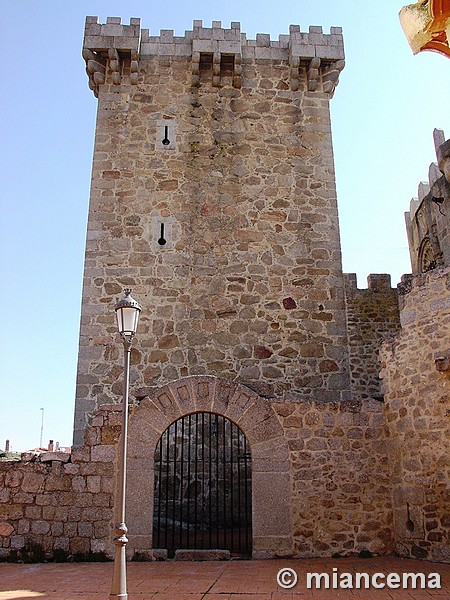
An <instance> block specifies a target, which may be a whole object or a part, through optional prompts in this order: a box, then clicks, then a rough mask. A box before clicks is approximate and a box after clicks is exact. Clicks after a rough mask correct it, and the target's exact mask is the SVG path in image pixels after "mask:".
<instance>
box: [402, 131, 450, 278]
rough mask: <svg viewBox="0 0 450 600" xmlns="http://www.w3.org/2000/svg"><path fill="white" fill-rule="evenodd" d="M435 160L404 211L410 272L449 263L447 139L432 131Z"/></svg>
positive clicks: (449, 162) (449, 148) (449, 164)
mask: <svg viewBox="0 0 450 600" xmlns="http://www.w3.org/2000/svg"><path fill="white" fill-rule="evenodd" d="M433 137H434V143H435V148H436V157H437V163H431V164H430V167H429V169H428V181H421V182H420V183H419V186H418V189H417V198H412V199H411V202H410V205H409V211H408V212H406V213H405V222H406V230H407V234H408V244H409V252H410V258H411V265H412V272H413V275H420V274H421V273H425V272H427V271H431V270H433V269H435V268H436V267H443V266H448V265H450V225H449V218H448V214H449V213H448V204H449V202H450V184H449V180H450V140H447V141H446V140H445V135H444V132H443V131H442V130H440V129H435V130H434V132H433Z"/></svg>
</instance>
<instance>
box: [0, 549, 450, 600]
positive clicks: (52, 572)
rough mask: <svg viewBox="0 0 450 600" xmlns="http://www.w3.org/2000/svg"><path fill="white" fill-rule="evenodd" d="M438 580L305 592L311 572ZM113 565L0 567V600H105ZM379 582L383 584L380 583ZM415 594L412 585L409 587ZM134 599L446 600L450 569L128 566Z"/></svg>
mask: <svg viewBox="0 0 450 600" xmlns="http://www.w3.org/2000/svg"><path fill="white" fill-rule="evenodd" d="M283 567H290V568H293V569H295V570H296V572H297V573H298V584H297V586H296V587H295V588H293V589H292V590H282V589H280V588H279V586H278V585H277V582H276V576H277V573H278V571H279V570H280V569H281V568H283ZM333 567H336V568H337V569H338V572H339V573H343V572H349V573H356V572H359V573H369V574H373V573H376V572H379V573H384V574H385V575H387V574H388V573H398V574H400V575H401V574H402V573H404V572H408V573H424V574H428V573H433V572H437V573H439V574H440V576H441V580H442V588H441V589H440V590H439V589H408V590H403V589H388V588H387V587H386V588H385V589H374V588H371V589H361V590H356V589H353V590H350V589H334V590H333V589H329V590H326V589H321V590H316V589H313V590H308V589H307V587H306V573H308V572H325V573H329V574H330V575H331V574H332V572H333ZM112 568H113V566H112V564H111V563H108V564H105V563H71V564H33V565H17V564H6V563H3V564H0V600H29V599H32V598H33V599H34V598H41V599H42V600H108V596H109V591H110V585H111V575H112ZM380 581H381V580H380ZM410 587H411V586H410ZM128 597H129V600H201V599H203V598H205V599H206V600H306V599H311V600H312V599H314V600H330V599H333V600H336V598H343V599H349V600H359V599H360V600H362V599H364V600H412V599H413V598H414V599H415V600H428V599H429V598H437V599H438V600H444V599H445V600H448V599H449V598H450V565H443V564H436V563H434V564H433V563H429V562H423V561H416V560H402V559H398V558H373V559H337V560H331V559H330V560H324V559H322V560H296V561H294V560H276V561H275V560H268V561H232V562H203V563H200V562H196V563H192V562H189V563H188V562H166V563H129V564H128Z"/></svg>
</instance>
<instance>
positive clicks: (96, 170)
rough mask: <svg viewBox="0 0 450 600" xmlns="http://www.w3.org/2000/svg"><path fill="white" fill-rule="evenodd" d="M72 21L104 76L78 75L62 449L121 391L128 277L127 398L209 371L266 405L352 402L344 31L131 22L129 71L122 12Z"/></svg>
mask: <svg viewBox="0 0 450 600" xmlns="http://www.w3.org/2000/svg"><path fill="white" fill-rule="evenodd" d="M86 27H87V29H86V37H85V52H84V56H85V57H86V58H87V65H88V72H89V69H90V68H92V69H95V68H98V69H100V70H102V69H103V71H102V72H100V71H95V72H93V73H91V75H92V77H91V84H92V82H94V83H95V91H96V93H97V94H98V118H97V130H96V141H95V150H94V163H93V174H92V189H91V204H90V212H89V223H88V234H87V247H86V259H85V274H84V288H83V301H82V318H81V333H80V351H79V367H78V384H77V400H76V411H75V437H74V440H75V443H77V444H79V443H81V440H82V435H83V430H84V429H85V428H86V426H87V422H88V418H89V415H90V414H91V413H92V412H93V411H94V410H95V409H96V408H97V407H98V406H101V405H102V404H109V403H111V402H115V401H116V399H117V397H120V387H121V382H120V377H121V365H120V364H119V363H120V361H118V359H119V354H118V348H117V340H116V337H115V332H116V327H115V324H114V310H113V308H114V303H115V300H116V299H117V297H118V296H120V295H121V294H122V290H123V288H124V287H132V288H133V294H134V296H135V297H136V299H138V300H139V302H141V304H142V306H143V310H142V314H141V321H140V325H139V331H138V338H137V341H136V343H135V349H134V351H133V357H132V374H131V384H132V394H134V395H135V396H137V397H142V396H144V395H145V394H146V393H147V390H148V389H149V388H152V387H157V386H161V385H164V384H165V383H168V382H170V381H176V380H177V379H180V378H182V377H186V376H189V375H215V376H220V377H223V378H228V379H229V380H233V381H239V382H242V383H245V384H246V385H248V386H250V387H252V389H254V390H256V391H257V392H258V393H259V394H261V395H262V396H264V397H266V398H277V399H280V400H281V399H287V400H289V401H302V400H308V401H310V400H314V401H324V402H335V401H341V400H347V399H349V387H350V386H349V369H348V353H347V339H346V326H345V306H344V290H343V287H344V286H343V276H342V267H341V253H340V240H339V226H338V214H337V202H336V190H335V178H334V164H333V153H332V141H331V124H330V115H329V100H330V97H331V95H332V93H333V91H334V86H335V84H336V82H337V75H338V73H339V69H338V67H337V66H336V65H337V62H336V61H338V59H339V58H343V49H342V36H341V34H340V30H339V32H338V31H337V30H333V32H332V33H331V34H323V33H322V32H321V29H320V28H319V29H320V31H319V30H315V29H314V30H311V31H310V32H309V33H308V34H306V33H305V34H303V33H300V31H299V30H298V31H297V29H296V28H295V27H294V28H291V33H290V35H289V36H284V37H283V36H282V37H281V38H280V40H279V41H277V42H273V41H271V40H270V39H269V37H268V36H257V40H256V41H251V40H246V38H245V36H243V34H241V33H240V31H239V30H238V28H237V27H236V24H232V28H231V29H230V30H228V29H222V28H221V27H220V24H217V23H215V24H213V27H212V28H211V29H208V28H203V27H200V25H199V24H198V22H195V23H194V31H193V32H187V33H186V36H185V37H183V38H176V37H175V38H174V36H173V34H172V33H167V32H161V35H160V36H159V37H158V36H148V32H147V33H145V30H143V31H142V39H141V54H140V58H139V61H138V62H139V64H138V71H133V69H135V68H137V67H136V65H133V60H134V59H133V52H135V49H133V48H134V47H135V45H136V44H138V43H139V35H138V34H139V27H138V25H137V24H136V23H135V22H134V21H133V24H130V25H129V26H125V25H121V24H120V23H116V22H110V23H109V24H107V25H99V24H98V23H96V22H95V23H94V22H93V20H92V19H91V20H90V21H89V22H88V23H87V26H86ZM127 28H128V29H129V31H128V29H127ZM121 32H122V33H121ZM121 35H122V37H121ZM128 35H129V39H128V37H127V36H128ZM136 36H137V38H136ZM121 40H122V41H121ZM136 40H137V41H136ZM122 42H123V43H122ZM222 42H223V44H225V45H223V44H222ZM225 42H226V43H225ZM114 44H115V45H116V46H114ZM221 44H222V45H221ZM230 44H231V45H232V47H231V46H230ZM233 44H235V45H236V44H237V45H236V46H234V45H233ZM113 46H114V47H113ZM127 48H129V50H127ZM238 48H240V50H239V52H238ZM231 50H233V52H231ZM116 51H117V53H115V52H116ZM128 51H129V52H131V66H130V63H129V62H127V61H128V58H127V52H128ZM230 52H231V54H230ZM113 56H114V57H115V58H114V57H113ZM230 56H231V57H233V56H234V59H233V60H231V58H230ZM321 56H322V58H320V57H321ZM89 57H90V58H89ZM197 59H198V61H199V62H197ZM96 61H97V62H96ZM99 61H100V62H99ZM134 62H136V61H134ZM341 63H342V64H339V65H338V66H339V68H342V67H343V61H341ZM95 65H97V66H95ZM118 65H119V66H118ZM295 65H296V66H295ZM333 65H334V66H336V69H337V70H336V69H335V71H333V70H332V69H331V68H332V67H333ZM119 67H120V68H119ZM333 68H334V67H333ZM117 69H119V71H118V70H117ZM130 69H131V70H130ZM330 69H331V71H330ZM332 72H333V73H334V75H333V77H332V75H331V73H332ZM293 74H294V75H295V77H294V80H295V81H294V80H293V79H292V77H293ZM331 80H333V85H330V81H331Z"/></svg>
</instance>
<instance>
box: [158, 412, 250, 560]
mask: <svg viewBox="0 0 450 600" xmlns="http://www.w3.org/2000/svg"><path fill="white" fill-rule="evenodd" d="M154 464H155V467H154V473H155V487H154V505H153V535H152V538H153V547H154V548H164V549H167V550H168V554H169V556H173V555H174V553H175V551H176V550H177V549H180V548H183V549H224V550H229V551H230V553H231V554H232V555H239V556H251V552H252V530H251V529H252V490H251V456H250V448H249V444H248V442H247V439H246V437H245V435H244V433H243V432H242V430H241V429H240V428H239V427H238V426H237V425H236V424H235V423H233V422H232V421H231V420H230V419H228V418H226V417H224V416H223V415H219V414H217V413H212V412H196V413H190V414H188V415H184V416H182V417H180V418H178V419H177V420H176V421H174V422H173V423H172V424H171V425H170V426H169V427H168V428H167V429H166V430H165V431H164V432H163V434H162V436H161V437H160V439H159V442H158V444H157V446H156V450H155V456H154Z"/></svg>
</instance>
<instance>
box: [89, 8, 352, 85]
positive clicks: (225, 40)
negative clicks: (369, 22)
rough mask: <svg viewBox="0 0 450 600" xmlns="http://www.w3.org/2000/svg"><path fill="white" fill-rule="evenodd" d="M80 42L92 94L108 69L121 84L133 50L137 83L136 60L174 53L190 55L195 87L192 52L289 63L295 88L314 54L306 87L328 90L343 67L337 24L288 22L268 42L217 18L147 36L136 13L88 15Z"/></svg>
mask: <svg viewBox="0 0 450 600" xmlns="http://www.w3.org/2000/svg"><path fill="white" fill-rule="evenodd" d="M83 47H84V50H83V57H85V60H86V62H87V60H91V61H93V62H91V63H90V65H88V64H87V66H88V67H89V68H88V76H89V87H90V88H91V89H92V90H93V91H94V94H95V95H98V91H99V86H100V85H103V84H105V83H107V81H108V74H110V75H111V80H112V83H113V84H115V85H119V84H120V83H122V82H123V83H126V76H125V80H124V74H123V72H122V67H121V65H122V62H123V60H124V59H125V57H126V56H127V55H128V53H131V54H132V55H133V56H132V68H131V74H130V76H129V77H130V80H129V82H130V83H131V84H137V83H138V82H139V64H140V60H141V59H142V58H144V57H146V56H166V57H169V56H174V57H179V58H181V57H191V59H192V61H193V66H192V68H193V71H192V85H194V86H198V85H200V80H199V77H198V69H197V64H198V53H204V54H212V55H213V56H214V58H213V66H214V65H217V64H220V62H221V56H229V55H234V57H235V60H234V63H235V66H236V65H240V61H241V57H242V58H243V59H244V61H245V62H247V63H248V62H249V61H266V60H268V61H284V62H286V63H287V62H289V64H290V68H291V79H290V80H291V89H292V90H293V91H297V90H299V89H300V85H301V81H303V79H304V78H303V76H302V75H301V73H300V70H301V69H302V68H304V67H305V65H304V64H303V63H304V62H305V61H308V60H312V59H314V58H317V59H320V60H322V61H323V64H322V65H321V67H320V70H319V73H318V74H316V73H315V72H311V73H310V74H309V77H308V81H309V82H310V83H309V87H308V91H323V92H324V93H327V94H330V95H332V94H333V93H334V89H335V87H336V85H337V83H338V80H339V73H340V71H341V70H342V69H343V66H344V62H343V60H344V51H343V40H342V30H341V28H338V27H335V28H331V30H330V34H324V33H323V29H322V28H321V27H318V26H311V27H310V28H309V30H308V32H307V33H306V32H303V33H302V32H301V30H300V26H299V25H291V26H290V28H289V34H288V35H286V34H283V35H280V36H279V37H278V40H274V41H272V40H271V38H270V35H269V34H266V33H258V34H256V39H255V40H247V37H246V35H245V33H241V29H240V23H239V22H236V21H234V22H232V23H231V28H229V29H227V28H223V27H222V23H221V21H213V22H212V26H211V27H204V26H203V22H202V21H199V20H197V21H194V22H193V30H192V31H185V35H184V36H175V35H174V31H173V30H164V29H163V30H161V31H160V34H159V35H154V36H152V35H150V31H149V30H148V29H142V30H141V29H140V19H137V18H133V19H130V24H129V25H124V24H122V22H121V20H120V19H119V18H118V17H108V19H107V22H106V24H98V19H97V17H88V18H87V19H86V28H85V39H84V46H83ZM112 51H116V52H118V53H119V59H117V58H116V57H115V56H113V58H112V59H109V60H113V61H114V60H116V61H117V60H119V63H117V62H116V63H112V65H110V64H109V63H108V54H111V52H112ZM87 52H91V53H93V54H95V57H96V58H95V59H94V58H93V57H92V56H90V58H89V59H86V55H87ZM95 63H97V64H95ZM330 63H331V64H330ZM98 65H100V66H98ZM333 65H334V67H333ZM111 66H112V68H111ZM310 68H316V67H310ZM213 71H214V69H213ZM217 71H218V68H215V71H214V72H213V74H212V82H213V84H214V86H220V76H219V74H218V72H217ZM119 74H120V75H119ZM241 75H242V74H241V72H240V70H239V68H238V69H237V70H236V69H235V73H234V79H233V85H234V87H236V88H240V86H241V84H242V82H241ZM322 77H323V78H324V79H323V85H322ZM123 80H124V81H123Z"/></svg>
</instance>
